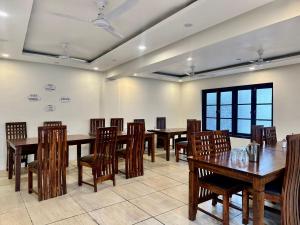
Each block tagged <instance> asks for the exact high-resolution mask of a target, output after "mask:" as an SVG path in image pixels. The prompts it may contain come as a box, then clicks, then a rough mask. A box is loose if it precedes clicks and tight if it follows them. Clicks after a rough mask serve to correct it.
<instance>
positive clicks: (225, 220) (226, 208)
mask: <svg viewBox="0 0 300 225" xmlns="http://www.w3.org/2000/svg"><path fill="white" fill-rule="evenodd" d="M223 225H229V195H224V196H223Z"/></svg>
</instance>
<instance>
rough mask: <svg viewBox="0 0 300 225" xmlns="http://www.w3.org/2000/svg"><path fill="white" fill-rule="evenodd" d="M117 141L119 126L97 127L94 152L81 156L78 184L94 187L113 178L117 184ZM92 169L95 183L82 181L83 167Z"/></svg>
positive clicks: (95, 188) (95, 189)
mask: <svg viewBox="0 0 300 225" xmlns="http://www.w3.org/2000/svg"><path fill="white" fill-rule="evenodd" d="M116 143H117V127H105V128H97V133H96V143H95V149H94V154H92V155H88V156H84V157H81V158H80V162H79V167H78V185H79V186H81V185H82V183H85V184H88V185H91V186H93V187H94V191H95V192H97V184H98V183H102V182H103V181H106V180H112V181H113V185H114V186H115V183H116V180H115V155H116ZM83 166H86V167H89V168H91V169H92V174H93V184H90V183H88V182H85V181H82V167H83Z"/></svg>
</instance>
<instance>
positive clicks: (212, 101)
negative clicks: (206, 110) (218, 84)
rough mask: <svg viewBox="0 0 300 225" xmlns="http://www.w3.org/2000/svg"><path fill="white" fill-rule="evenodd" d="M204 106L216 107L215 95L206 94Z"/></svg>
mask: <svg viewBox="0 0 300 225" xmlns="http://www.w3.org/2000/svg"><path fill="white" fill-rule="evenodd" d="M206 104H207V105H216V104H217V93H216V92H214V93H207V95H206Z"/></svg>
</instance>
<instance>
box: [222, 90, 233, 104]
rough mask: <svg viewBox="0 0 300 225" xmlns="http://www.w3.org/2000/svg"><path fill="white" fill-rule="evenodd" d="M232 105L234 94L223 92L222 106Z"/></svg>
mask: <svg viewBox="0 0 300 225" xmlns="http://www.w3.org/2000/svg"><path fill="white" fill-rule="evenodd" d="M224 104H232V92H231V91H226V92H221V105H224Z"/></svg>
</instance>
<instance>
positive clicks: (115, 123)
mask: <svg viewBox="0 0 300 225" xmlns="http://www.w3.org/2000/svg"><path fill="white" fill-rule="evenodd" d="M110 126H111V127H117V128H118V131H123V130H124V119H123V118H111V119H110Z"/></svg>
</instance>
